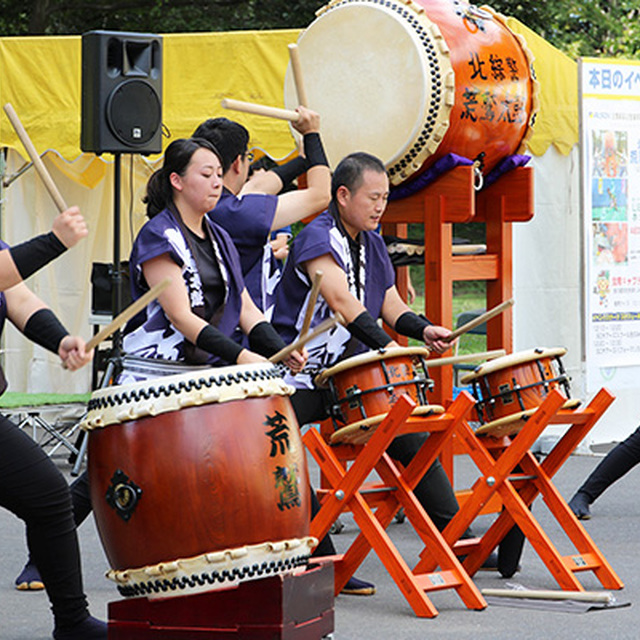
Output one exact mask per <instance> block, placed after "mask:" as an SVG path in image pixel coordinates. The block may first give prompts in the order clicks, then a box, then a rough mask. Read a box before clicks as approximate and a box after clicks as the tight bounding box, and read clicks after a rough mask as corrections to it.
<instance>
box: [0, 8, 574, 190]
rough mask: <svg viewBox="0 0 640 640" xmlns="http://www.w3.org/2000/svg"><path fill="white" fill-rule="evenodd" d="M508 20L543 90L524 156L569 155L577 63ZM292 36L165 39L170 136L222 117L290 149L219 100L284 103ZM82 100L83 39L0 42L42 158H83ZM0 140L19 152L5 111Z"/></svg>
mask: <svg viewBox="0 0 640 640" xmlns="http://www.w3.org/2000/svg"><path fill="white" fill-rule="evenodd" d="M507 23H508V25H509V27H510V28H511V29H512V30H513V31H514V32H516V33H519V34H521V35H522V36H523V37H524V39H525V40H526V42H527V45H528V46H529V48H530V50H531V51H532V53H533V55H534V57H535V63H534V66H535V70H536V74H537V77H538V80H539V82H540V84H541V95H540V99H541V109H540V112H539V114H538V117H537V121H536V126H535V133H534V136H533V137H532V138H531V140H530V142H529V148H530V151H531V152H532V153H534V154H536V155H541V154H543V153H544V152H545V151H546V149H547V148H548V147H549V145H550V144H554V145H555V146H556V147H557V148H558V150H559V151H561V152H562V153H565V154H566V153H568V151H569V150H570V148H571V147H572V146H573V145H574V144H575V143H576V142H577V139H578V120H577V69H576V63H575V62H573V61H572V60H570V59H569V58H568V57H567V56H565V55H564V54H562V53H560V52H559V51H558V50H556V49H554V48H553V47H552V46H551V45H549V44H548V43H547V42H546V41H545V40H544V39H542V38H540V37H539V36H537V35H536V34H535V33H534V32H532V31H531V30H530V29H528V28H527V27H526V26H524V25H523V24H521V23H519V22H518V21H517V20H514V19H512V18H507ZM298 34H299V31H298V30H279V31H244V32H231V33H189V34H171V35H165V36H164V37H163V96H162V104H163V121H164V123H165V125H166V127H167V129H168V131H169V132H170V136H171V138H176V137H182V136H188V135H189V134H190V133H191V132H192V131H193V130H194V128H195V127H196V126H197V125H198V124H199V123H200V122H202V121H203V120H204V119H206V118H209V117H214V116H217V115H228V116H230V117H232V118H234V119H236V120H238V121H240V122H242V123H243V124H245V125H246V126H247V127H248V128H249V130H250V131H251V134H252V145H255V146H258V147H260V148H262V149H264V150H265V151H266V152H267V153H269V155H271V156H272V157H274V158H283V157H285V156H287V155H288V154H289V153H291V152H292V151H293V150H294V149H295V142H294V139H293V137H292V136H291V133H290V131H289V127H288V124H287V123H285V122H281V121H277V120H272V119H269V118H263V117H258V116H251V115H247V114H242V113H237V112H229V111H225V110H224V109H222V107H221V106H220V101H221V100H222V98H225V97H232V98H236V99H239V100H246V101H249V102H258V103H262V104H268V105H273V106H283V85H284V75H285V71H286V68H287V64H288V60H289V58H288V55H289V54H288V49H287V45H288V44H289V43H291V42H295V41H296V39H297V37H298ZM80 96H81V37H80V36H73V37H25V38H22V37H19V38H0V102H1V104H3V105H4V104H5V103H7V102H10V103H11V104H12V105H13V106H14V108H15V110H16V112H17V113H18V116H19V117H20V119H21V120H22V123H23V124H24V126H25V128H26V130H27V131H28V133H29V136H30V137H31V139H32V141H33V143H34V145H35V147H36V149H38V151H39V152H41V153H42V152H44V151H46V150H55V151H56V153H57V154H59V155H60V156H61V157H62V158H64V159H65V160H67V161H72V160H75V159H77V158H78V157H79V156H80V155H81V154H82V152H81V150H80V146H79V140H80ZM168 141H169V140H168V139H167V140H165V143H168ZM0 144H1V145H2V146H6V147H12V148H15V149H17V150H18V151H19V152H20V153H21V154H22V155H23V156H24V151H23V149H22V145H21V144H20V142H19V140H18V139H17V136H16V134H15V133H14V131H13V129H12V127H11V125H10V123H9V121H8V120H7V118H6V116H5V114H4V112H2V113H1V114H0ZM106 158H110V156H108V155H107V156H106ZM83 167H84V168H83V170H82V171H75V173H76V175H77V176H78V179H79V180H82V181H86V182H85V184H86V186H91V185H94V184H96V181H98V180H99V179H100V178H101V177H102V176H103V170H101V169H100V168H99V166H97V165H95V164H93V163H92V162H91V161H87V162H85V164H84V165H83Z"/></svg>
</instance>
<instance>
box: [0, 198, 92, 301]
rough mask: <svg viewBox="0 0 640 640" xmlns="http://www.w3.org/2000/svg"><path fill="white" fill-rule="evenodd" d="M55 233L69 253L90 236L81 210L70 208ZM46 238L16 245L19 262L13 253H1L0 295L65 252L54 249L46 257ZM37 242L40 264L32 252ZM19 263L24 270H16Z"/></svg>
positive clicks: (56, 221) (58, 218) (59, 217)
mask: <svg viewBox="0 0 640 640" xmlns="http://www.w3.org/2000/svg"><path fill="white" fill-rule="evenodd" d="M52 231H53V234H54V235H55V236H56V238H57V239H58V240H59V241H60V242H61V243H62V245H63V246H64V247H66V248H67V249H68V248H70V247H72V246H73V245H75V244H76V243H77V242H79V241H80V240H81V239H82V238H84V237H85V236H86V235H87V234H88V233H89V232H88V230H87V225H86V223H85V221H84V218H83V217H82V215H81V214H80V210H79V209H78V207H70V208H69V209H67V210H66V211H63V212H62V213H60V214H58V215H57V216H56V218H55V219H54V221H53V227H52ZM46 235H47V234H44V235H43V236H38V237H36V238H34V239H32V240H28V241H27V242H25V243H22V245H20V244H19V245H16V246H15V247H14V248H13V250H14V251H15V254H14V255H15V256H16V258H15V261H14V257H13V256H12V254H11V251H12V250H10V249H4V250H2V251H0V291H4V290H6V289H8V288H9V287H13V286H14V285H16V284H18V283H19V282H21V281H22V280H23V275H22V274H24V277H25V278H26V277H28V276H29V275H31V274H32V273H33V272H35V271H37V270H38V269H39V268H40V267H42V266H44V265H45V264H47V263H48V262H50V261H51V260H53V259H54V258H56V257H57V256H58V255H60V253H61V252H62V251H64V248H60V249H54V250H52V252H51V250H50V253H48V254H42V240H43V239H45V238H46ZM37 242H40V245H39V250H40V255H39V256H38V259H37V260H36V262H34V258H33V253H32V251H33V246H34V243H37ZM46 246H47V245H45V247H46ZM49 246H50V245H49ZM59 246H60V245H58V247H59ZM16 261H17V262H19V265H20V269H19V268H18V266H16ZM21 271H22V273H21Z"/></svg>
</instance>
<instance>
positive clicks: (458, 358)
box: [427, 349, 507, 369]
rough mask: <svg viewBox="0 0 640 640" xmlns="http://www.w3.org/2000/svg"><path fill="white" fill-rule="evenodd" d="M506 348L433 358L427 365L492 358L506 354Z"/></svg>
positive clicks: (436, 365) (442, 365)
mask: <svg viewBox="0 0 640 640" xmlns="http://www.w3.org/2000/svg"><path fill="white" fill-rule="evenodd" d="M506 355H507V352H506V350H505V349H493V350H492V351H482V352H480V353H464V354H461V355H459V356H449V357H448V358H432V359H431V360H427V367H428V368H429V369H431V367H444V366H446V365H448V364H458V363H459V362H475V361H476V360H492V359H493V358H501V357H502V356H506Z"/></svg>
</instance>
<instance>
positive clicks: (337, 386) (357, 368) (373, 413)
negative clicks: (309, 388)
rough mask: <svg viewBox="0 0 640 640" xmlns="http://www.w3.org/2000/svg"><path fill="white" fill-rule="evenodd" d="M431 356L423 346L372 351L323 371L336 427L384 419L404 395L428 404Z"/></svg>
mask: <svg viewBox="0 0 640 640" xmlns="http://www.w3.org/2000/svg"><path fill="white" fill-rule="evenodd" d="M428 355H429V352H428V351H427V350H426V349H424V348H420V347H415V348H414V347H408V348H395V349H386V350H380V351H372V352H368V353H363V354H361V355H357V356H353V357H352V358H347V359H346V360H343V361H342V362H340V363H338V364H337V365H335V366H333V367H331V368H330V369H327V370H325V371H323V372H322V373H321V374H320V376H318V383H319V384H325V383H326V384H328V386H329V388H330V390H331V395H332V398H333V403H332V408H331V413H332V417H333V420H334V423H335V425H336V426H343V425H345V424H351V423H355V422H359V421H361V420H365V419H372V418H375V417H380V419H382V418H384V416H386V414H387V413H388V412H389V410H390V409H391V407H392V406H393V405H394V404H395V402H396V400H397V399H398V398H399V397H400V395H402V394H407V395H408V396H409V397H410V398H411V399H412V400H414V401H415V402H416V403H417V404H418V405H421V406H426V405H428V402H427V392H428V391H429V389H430V388H432V387H433V381H432V380H430V379H429V376H428V372H427V366H426V360H427V357H428Z"/></svg>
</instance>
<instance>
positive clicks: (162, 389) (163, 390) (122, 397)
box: [88, 367, 282, 411]
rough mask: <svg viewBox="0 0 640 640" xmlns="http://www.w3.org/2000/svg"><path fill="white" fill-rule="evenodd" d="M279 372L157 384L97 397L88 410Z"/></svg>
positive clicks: (274, 375)
mask: <svg viewBox="0 0 640 640" xmlns="http://www.w3.org/2000/svg"><path fill="white" fill-rule="evenodd" d="M281 377H282V375H281V372H280V370H279V369H278V368H276V367H272V368H270V369H259V370H258V371H246V372H238V373H236V374H231V375H227V376H213V375H212V376H209V377H208V378H205V377H200V378H198V379H192V380H180V382H178V383H176V382H171V383H169V384H166V385H165V384H159V385H158V386H157V387H149V388H140V389H133V390H131V391H122V392H120V393H114V394H112V395H105V396H99V397H96V398H91V399H90V400H89V404H88V409H89V411H93V410H96V409H105V408H108V407H114V406H118V405H122V404H127V403H130V402H139V401H140V400H150V399H151V398H160V397H161V396H165V397H169V396H171V395H174V394H180V393H182V392H184V391H186V392H188V391H191V390H193V389H196V390H199V389H201V388H202V387H203V386H205V387H207V388H211V387H212V386H214V385H215V386H217V387H223V386H230V385H232V384H237V383H239V382H243V381H244V382H251V381H260V380H273V379H277V378H281Z"/></svg>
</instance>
